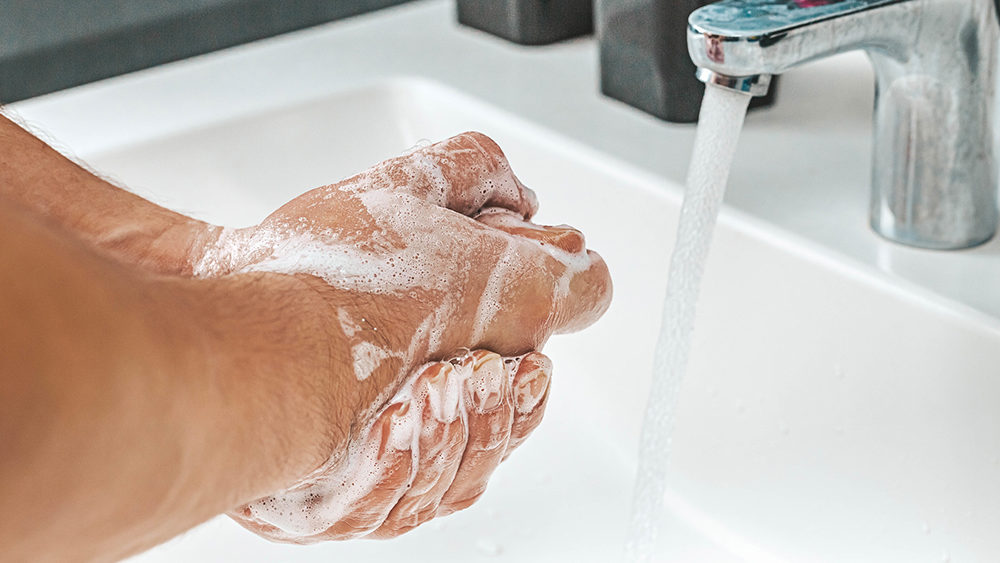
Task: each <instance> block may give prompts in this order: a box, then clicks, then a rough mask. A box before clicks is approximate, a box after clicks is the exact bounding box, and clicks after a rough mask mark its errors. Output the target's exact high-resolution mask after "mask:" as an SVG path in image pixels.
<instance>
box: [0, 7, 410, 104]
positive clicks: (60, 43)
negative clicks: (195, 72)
mask: <svg viewBox="0 0 1000 563" xmlns="http://www.w3.org/2000/svg"><path fill="white" fill-rule="evenodd" d="M408 1H411V0H170V1H165V0H96V1H95V0H0V102H3V103H8V102H14V101H17V100H21V99H24V98H30V97H32V96H37V95H40V94H45V93H48V92H53V91H55V90H61V89H63V88H69V87H71V86H77V85H79V84H84V83H87V82H92V81H94V80H100V79H102V78H107V77H110V76H115V75H118V74H122V73H126V72H130V71H133V70H138V69H141V68H146V67H150V66H153V65H157V64H161V63H165V62H169V61H175V60H178V59H183V58H186V57H190V56H193V55H198V54H201V53H207V52H209V51H214V50H216V49H222V48H224V47H231V46H233V45H238V44H240V43H246V42H248V41H253V40H255V39H260V38H262V37H268V36H271V35H277V34H279V33H284V32H287V31H292V30H295V29H301V28H304V27H309V26H312V25H317V24H321V23H325V22H328V21H333V20H336V19H340V18H345V17H348V16H352V15H356V14H361V13H364V12H368V11H372V10H376V9H379V8H384V7H387V6H392V5H396V4H402V3H404V2H408Z"/></svg>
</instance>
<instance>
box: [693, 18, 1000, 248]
mask: <svg viewBox="0 0 1000 563" xmlns="http://www.w3.org/2000/svg"><path fill="white" fill-rule="evenodd" d="M998 3H1000V0H722V1H721V2H718V3H715V4H711V5H709V6H705V7H704V8H701V9H699V10H697V11H695V12H694V13H692V14H691V16H690V19H689V20H688V50H689V52H690V54H691V59H692V60H693V61H694V63H695V65H696V66H697V67H698V77H699V78H700V79H701V80H702V81H703V82H706V83H712V84H716V85H720V86H724V87H727V88H731V89H734V90H740V91H743V92H747V93H749V94H752V95H762V94H764V93H766V92H767V89H768V84H769V82H770V78H771V75H774V74H781V73H783V72H785V71H787V70H789V69H791V68H793V67H796V66H798V65H800V64H802V63H805V62H808V61H812V60H816V59H820V58H823V57H827V56H830V55H834V54H837V53H842V52H845V51H852V50H856V49H862V50H864V51H866V52H867V53H868V56H869V58H870V59H871V61H872V64H873V65H874V67H875V74H876V94H875V124H874V134H875V139H874V144H873V145H874V146H873V151H874V152H873V155H872V202H871V225H872V228H873V229H874V230H875V231H876V232H877V233H879V234H880V235H882V236H883V237H885V238H887V239H889V240H893V241H897V242H900V243H903V244H907V245H911V246H917V247H922V248H933V249H958V248H968V247H971V246H976V245H978V244H981V243H983V242H986V241H987V240H989V239H990V238H991V237H992V236H993V234H994V233H995V232H996V229H997V154H996V147H995V146H994V129H995V127H994V125H995V124H994V114H995V99H996V87H995V81H996V69H997V48H998V42H1000V25H998V18H997V12H998V6H997V4H998Z"/></svg>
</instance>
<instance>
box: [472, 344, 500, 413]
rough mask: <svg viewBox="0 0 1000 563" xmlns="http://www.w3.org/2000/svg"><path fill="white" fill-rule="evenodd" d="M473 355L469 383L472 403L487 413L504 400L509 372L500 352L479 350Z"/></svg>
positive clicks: (477, 408) (479, 410)
mask: <svg viewBox="0 0 1000 563" xmlns="http://www.w3.org/2000/svg"><path fill="white" fill-rule="evenodd" d="M473 357H474V363H473V367H472V377H471V378H469V383H468V384H469V387H470V389H471V391H472V403H473V406H474V407H475V408H476V411H477V412H480V413H486V412H489V411H491V410H493V409H495V408H497V407H498V406H499V405H500V401H502V400H503V395H504V389H505V385H504V383H505V382H506V380H507V374H506V371H505V370H504V366H503V358H501V357H500V355H499V354H495V353H493V352H485V351H482V350H477V351H476V352H475V353H474V354H473Z"/></svg>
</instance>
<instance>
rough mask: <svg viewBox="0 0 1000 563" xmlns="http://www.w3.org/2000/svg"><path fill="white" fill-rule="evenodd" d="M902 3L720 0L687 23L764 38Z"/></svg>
mask: <svg viewBox="0 0 1000 563" xmlns="http://www.w3.org/2000/svg"><path fill="white" fill-rule="evenodd" d="M900 1H902V0H722V1H721V2H716V3H715V4H709V5H708V6H705V7H703V8H701V9H699V10H696V11H695V12H694V13H692V14H691V18H690V20H689V23H690V24H691V25H692V26H693V27H695V28H697V29H698V30H701V31H706V32H709V33H712V34H717V35H741V36H742V35H766V34H771V33H775V32H780V31H786V30H788V29H791V28H795V27H798V26H801V25H805V24H807V23H813V22H816V21H820V20H824V19H827V18H830V17H834V16H842V15H844V14H847V13H850V12H860V11H863V10H867V9H870V8H875V7H878V6H883V5H886V4H895V3H897V2H900Z"/></svg>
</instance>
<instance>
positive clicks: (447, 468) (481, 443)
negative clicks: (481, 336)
mask: <svg viewBox="0 0 1000 563" xmlns="http://www.w3.org/2000/svg"><path fill="white" fill-rule="evenodd" d="M551 373H552V363H551V362H550V361H549V359H548V358H547V357H546V356H544V355H542V354H540V353H538V352H531V353H529V354H527V355H525V356H521V357H517V358H502V357H500V356H499V355H497V354H494V353H492V352H487V351H484V350H477V351H475V352H472V353H468V354H465V355H464V356H461V357H457V358H454V359H452V360H449V361H443V362H433V363H429V364H426V365H424V366H423V367H422V368H420V369H419V370H417V372H416V373H415V374H413V375H412V376H411V378H410V380H409V381H408V382H407V384H406V386H405V387H404V388H403V389H402V390H401V391H400V392H398V393H397V394H396V396H395V397H393V398H392V399H391V400H390V401H389V403H388V404H387V405H386V406H385V407H383V408H382V409H381V411H380V412H379V413H378V414H377V415H376V416H375V418H374V420H373V421H372V423H371V425H370V426H368V427H367V428H365V429H363V430H362V431H361V432H360V433H359V435H358V436H356V437H355V438H354V439H353V440H351V442H350V443H349V445H348V448H347V453H346V455H345V456H343V457H338V458H334V459H333V460H331V461H330V462H329V463H327V464H326V465H324V466H323V467H321V468H320V469H319V470H317V471H316V472H314V473H313V474H312V475H310V476H309V477H307V478H306V479H304V480H302V481H301V482H300V483H298V484H296V485H294V486H292V487H290V488H289V490H287V491H283V492H281V493H277V494H275V495H272V496H269V497H265V498H262V499H259V500H257V501H255V502H253V503H251V504H248V505H246V506H243V507H241V508H239V509H238V510H236V511H234V512H232V513H230V516H232V517H233V518H234V519H235V520H236V521H237V522H239V523H240V524H242V525H243V526H245V527H246V528H248V529H250V530H252V531H253V532H255V533H257V534H260V535H262V536H264V537H266V538H268V539H271V540H275V541H286V542H294V543H312V542H317V541H323V540H345V539H354V538H360V537H369V538H391V537H395V536H398V535H400V534H402V533H405V532H407V531H409V530H412V529H413V528H416V527H417V526H419V525H420V524H423V523H424V522H426V521H428V520H430V519H432V518H434V517H436V516H444V515H447V514H450V513H452V512H455V511H457V510H462V509H463V508H467V507H468V506H470V505H471V504H472V503H474V502H475V501H476V500H478V499H479V497H480V496H481V495H482V494H483V492H484V491H485V490H486V483H487V481H488V480H489V477H490V475H491V474H492V473H493V470H494V469H496V467H497V465H499V464H500V462H501V461H503V460H504V459H506V458H507V456H508V455H510V453H511V452H512V451H513V450H514V449H515V448H517V447H518V446H519V445H520V444H521V443H522V442H523V441H524V440H525V439H526V438H527V437H528V434H530V433H531V432H532V431H533V430H534V429H535V427H537V426H538V424H539V423H540V422H541V420H542V414H543V412H544V411H545V403H546V399H547V398H548V389H549V382H550V380H551Z"/></svg>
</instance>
